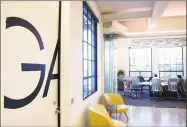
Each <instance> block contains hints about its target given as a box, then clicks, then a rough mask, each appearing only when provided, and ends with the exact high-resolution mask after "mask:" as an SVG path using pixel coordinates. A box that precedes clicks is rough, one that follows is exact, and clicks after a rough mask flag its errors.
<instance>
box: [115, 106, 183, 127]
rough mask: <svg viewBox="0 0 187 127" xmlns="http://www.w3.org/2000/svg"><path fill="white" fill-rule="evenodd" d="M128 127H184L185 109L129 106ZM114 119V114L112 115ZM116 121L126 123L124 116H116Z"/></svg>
mask: <svg viewBox="0 0 187 127" xmlns="http://www.w3.org/2000/svg"><path fill="white" fill-rule="evenodd" d="M127 114H128V116H129V121H128V122H127V125H128V127H135V126H144V127H145V126H168V127H172V126H175V127H176V126H177V127H186V109H179V108H155V107H139V106H138V107H136V106H129V111H128V113H127ZM112 117H113V118H115V114H113V115H112ZM117 117H118V118H117V119H118V120H120V121H123V122H125V123H126V117H125V115H124V114H121V115H120V114H118V115H117Z"/></svg>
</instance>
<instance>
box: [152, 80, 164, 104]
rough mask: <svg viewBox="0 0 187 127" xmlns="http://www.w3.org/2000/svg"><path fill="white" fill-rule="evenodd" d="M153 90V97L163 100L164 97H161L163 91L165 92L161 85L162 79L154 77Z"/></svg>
mask: <svg viewBox="0 0 187 127" xmlns="http://www.w3.org/2000/svg"><path fill="white" fill-rule="evenodd" d="M151 90H152V92H153V96H152V97H151V100H152V99H156V100H157V101H159V100H161V99H162V100H163V98H161V95H162V92H163V88H162V86H161V79H154V78H153V79H152V89H151ZM155 94H158V96H157V97H156V96H155Z"/></svg>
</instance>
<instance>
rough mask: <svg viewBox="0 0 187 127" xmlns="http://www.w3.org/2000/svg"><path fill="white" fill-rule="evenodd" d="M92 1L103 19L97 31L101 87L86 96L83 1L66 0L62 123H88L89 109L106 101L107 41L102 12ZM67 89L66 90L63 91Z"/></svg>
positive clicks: (90, 4) (95, 11)
mask: <svg viewBox="0 0 187 127" xmlns="http://www.w3.org/2000/svg"><path fill="white" fill-rule="evenodd" d="M87 3H88V5H89V6H90V8H91V9H92V11H93V12H94V13H95V15H96V16H97V17H98V19H99V23H98V31H97V32H98V33H97V37H98V38H97V39H98V40H97V46H98V47H97V52H98V55H97V56H98V58H97V59H98V68H97V69H98V87H97V92H95V93H94V94H92V95H91V96H89V97H88V98H86V99H85V100H83V74H82V72H83V71H82V70H83V68H82V65H83V63H82V44H83V42H82V32H83V29H82V28H83V27H82V26H83V2H82V1H63V2H62V5H63V11H64V12H63V13H62V15H63V14H64V16H65V17H64V18H65V19H63V20H62V24H63V26H62V31H63V33H62V34H63V36H62V43H63V44H62V54H63V55H62V67H63V68H62V70H61V71H62V75H63V76H62V91H61V96H62V99H61V100H62V104H61V109H62V114H61V116H62V126H86V125H87V124H88V123H87V109H88V107H89V106H90V105H92V104H97V103H102V98H103V93H104V68H103V67H104V42H103V34H102V33H103V32H102V22H101V14H100V12H99V9H98V8H97V5H96V4H95V2H94V1H87ZM63 92H64V93H63Z"/></svg>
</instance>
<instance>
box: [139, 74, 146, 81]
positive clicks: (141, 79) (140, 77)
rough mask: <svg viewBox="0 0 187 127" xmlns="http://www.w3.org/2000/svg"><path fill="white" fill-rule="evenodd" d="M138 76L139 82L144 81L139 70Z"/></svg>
mask: <svg viewBox="0 0 187 127" xmlns="http://www.w3.org/2000/svg"><path fill="white" fill-rule="evenodd" d="M138 78H139V79H140V82H145V80H144V78H143V77H142V76H141V72H139V76H138Z"/></svg>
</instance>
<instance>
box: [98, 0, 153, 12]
mask: <svg viewBox="0 0 187 127" xmlns="http://www.w3.org/2000/svg"><path fill="white" fill-rule="evenodd" d="M97 4H98V7H99V9H100V11H101V13H110V12H114V11H121V10H124V9H135V8H144V7H152V5H153V1H141V2H136V1H97Z"/></svg>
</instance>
